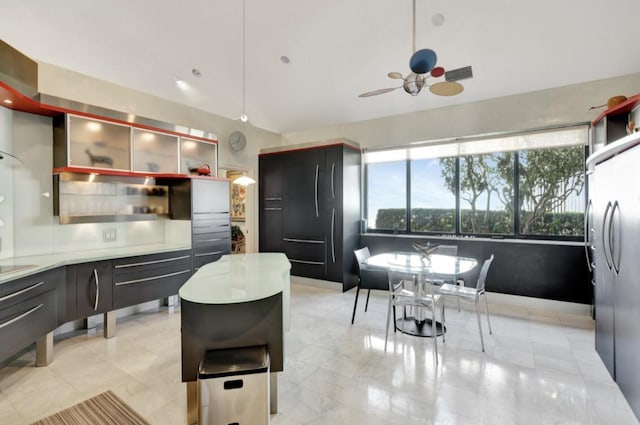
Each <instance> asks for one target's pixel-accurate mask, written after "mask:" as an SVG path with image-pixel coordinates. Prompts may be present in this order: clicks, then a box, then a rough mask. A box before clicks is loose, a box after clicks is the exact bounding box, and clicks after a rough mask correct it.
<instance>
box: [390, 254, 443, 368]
mask: <svg viewBox="0 0 640 425" xmlns="http://www.w3.org/2000/svg"><path fill="white" fill-rule="evenodd" d="M387 270H388V274H389V307H388V310H387V326H386V332H385V337H384V351H387V342H388V340H389V325H390V322H391V316H392V310H394V309H395V308H396V307H402V309H403V310H404V309H406V308H421V309H425V310H428V311H429V312H430V313H431V335H433V337H432V339H433V350H434V353H435V361H436V364H438V338H437V326H436V325H437V322H436V316H435V312H436V310H437V306H438V303H440V302H441V301H442V299H443V298H442V297H441V296H440V295H438V294H437V292H436V291H435V290H434V289H433V288H434V287H433V284H432V282H431V281H430V280H429V279H426V276H425V273H421V272H417V273H413V272H408V271H407V270H406V269H405V268H404V267H395V266H389V268H388V269H387ZM419 285H420V286H421V288H420V287H419ZM442 311H444V310H442ZM393 316H394V328H393V329H394V332H395V331H396V326H395V314H394V315H393ZM441 319H442V318H441ZM404 322H405V321H404V320H402V324H403V325H404ZM400 330H401V331H402V330H403V329H400ZM443 335H444V333H443Z"/></svg>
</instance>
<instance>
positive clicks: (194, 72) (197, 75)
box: [191, 68, 202, 78]
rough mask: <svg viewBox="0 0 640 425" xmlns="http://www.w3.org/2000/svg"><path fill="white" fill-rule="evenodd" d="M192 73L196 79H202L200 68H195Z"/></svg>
mask: <svg viewBox="0 0 640 425" xmlns="http://www.w3.org/2000/svg"><path fill="white" fill-rule="evenodd" d="M191 73H192V74H193V75H195V76H196V77H198V78H200V77H201V76H202V73H201V72H200V70H199V69H198V68H193V69H192V70H191Z"/></svg>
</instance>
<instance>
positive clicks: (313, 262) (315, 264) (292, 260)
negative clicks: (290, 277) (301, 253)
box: [289, 258, 324, 266]
mask: <svg viewBox="0 0 640 425" xmlns="http://www.w3.org/2000/svg"><path fill="white" fill-rule="evenodd" d="M289 261H291V262H292V263H299V264H311V265H313V266H322V265H324V263H323V262H322V261H309V260H295V259H293V258H289Z"/></svg>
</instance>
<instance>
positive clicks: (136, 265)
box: [114, 255, 189, 269]
mask: <svg viewBox="0 0 640 425" xmlns="http://www.w3.org/2000/svg"><path fill="white" fill-rule="evenodd" d="M186 258H189V256H188V255H181V256H180V257H171V258H163V259H161V260H150V261H142V262H140V263H128V264H118V265H117V266H115V267H114V268H116V269H124V268H127V267H138V266H148V265H151V264H158V263H166V262H167V261H178V260H184V259H186Z"/></svg>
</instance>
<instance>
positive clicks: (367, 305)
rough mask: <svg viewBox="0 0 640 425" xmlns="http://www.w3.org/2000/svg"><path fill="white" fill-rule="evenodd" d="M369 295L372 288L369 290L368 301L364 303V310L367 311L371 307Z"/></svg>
mask: <svg viewBox="0 0 640 425" xmlns="http://www.w3.org/2000/svg"><path fill="white" fill-rule="evenodd" d="M369 295H371V289H369V290H368V291H367V302H366V303H365V304H364V311H367V309H368V308H369Z"/></svg>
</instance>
